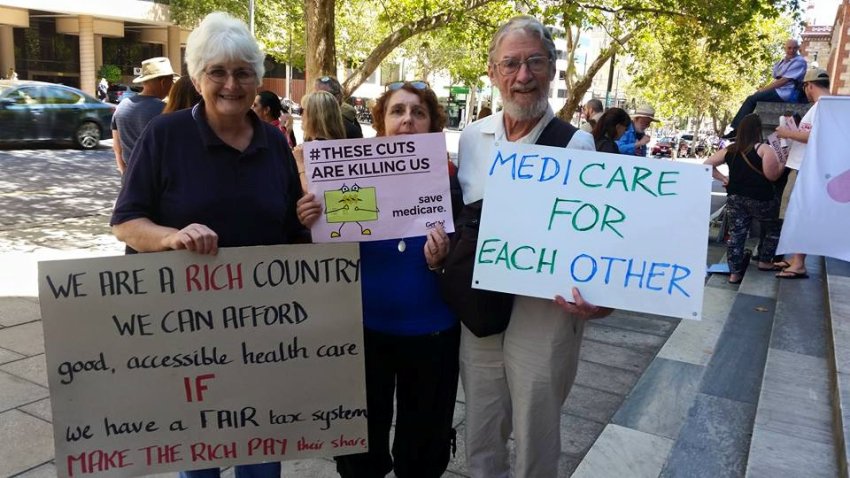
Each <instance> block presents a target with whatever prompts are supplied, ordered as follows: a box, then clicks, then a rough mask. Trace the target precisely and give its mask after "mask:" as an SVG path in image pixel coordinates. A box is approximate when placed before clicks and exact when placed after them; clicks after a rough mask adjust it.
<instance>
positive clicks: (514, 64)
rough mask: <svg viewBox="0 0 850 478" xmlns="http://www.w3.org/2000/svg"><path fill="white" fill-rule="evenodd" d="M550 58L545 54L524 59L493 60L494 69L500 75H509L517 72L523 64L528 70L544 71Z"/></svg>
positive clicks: (538, 72)
mask: <svg viewBox="0 0 850 478" xmlns="http://www.w3.org/2000/svg"><path fill="white" fill-rule="evenodd" d="M550 63H552V60H550V59H549V58H547V57H545V56H530V57H528V58H526V59H525V60H518V59H516V58H506V59H504V60H502V61H498V62H494V63H493V65H495V66H496V70H498V71H499V74H500V75H502V76H511V75H515V74H517V72H518V71H519V69H520V68H521V67H522V65H523V64H525V66H527V67H528V69H529V71H531V72H532V73H534V74H540V73H545V72H546V71H547V70H548V69H549V64H550Z"/></svg>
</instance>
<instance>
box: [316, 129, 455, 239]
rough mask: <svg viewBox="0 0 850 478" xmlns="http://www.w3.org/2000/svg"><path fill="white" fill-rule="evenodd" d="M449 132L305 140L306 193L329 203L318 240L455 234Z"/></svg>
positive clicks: (324, 208)
mask: <svg viewBox="0 0 850 478" xmlns="http://www.w3.org/2000/svg"><path fill="white" fill-rule="evenodd" d="M448 158H449V157H448V154H447V153H446V137H445V134H443V133H428V134H413V135H402V136H384V137H378V138H368V139H349V140H336V141H309V142H307V143H304V163H305V165H306V168H307V169H306V172H307V181H308V187H307V189H308V190H309V191H310V192H311V193H313V194H315V195H316V199H317V200H318V201H319V202H320V203H321V204H322V215H321V216H320V218H319V220H318V221H317V222H316V224H314V225H313V226H312V227H311V230H310V232H311V233H312V236H313V242H365V241H378V240H383V239H397V238H400V237H415V236H424V235H425V234H426V233H427V231H428V229H432V228H434V227H437V225H442V226H443V227H444V228H445V230H446V232H453V231H454V222H453V221H452V198H451V193H450V189H449V169H448V167H449V162H448V161H449V159H448Z"/></svg>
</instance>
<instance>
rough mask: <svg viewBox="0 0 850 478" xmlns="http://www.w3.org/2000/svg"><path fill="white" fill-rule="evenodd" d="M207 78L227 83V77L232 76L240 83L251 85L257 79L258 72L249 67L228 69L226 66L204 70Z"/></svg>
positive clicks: (215, 81)
mask: <svg viewBox="0 0 850 478" xmlns="http://www.w3.org/2000/svg"><path fill="white" fill-rule="evenodd" d="M204 73H206V75H207V78H209V79H210V81H212V82H214V83H220V84H223V83H227V78H228V77H229V76H232V77H233V79H234V80H235V81H236V82H237V83H239V84H240V85H250V84H253V83H255V82H256V81H257V73H255V72H254V70H249V69H247V68H240V69H238V70H233V71H227V70H226V69H224V68H218V67H215V68H209V69H206V70H204Z"/></svg>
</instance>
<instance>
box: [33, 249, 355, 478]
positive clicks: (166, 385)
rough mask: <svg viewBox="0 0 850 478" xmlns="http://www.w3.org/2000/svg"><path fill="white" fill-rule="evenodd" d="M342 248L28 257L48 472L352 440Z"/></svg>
mask: <svg viewBox="0 0 850 478" xmlns="http://www.w3.org/2000/svg"><path fill="white" fill-rule="evenodd" d="M359 263H360V259H359V253H358V248H357V245H356V244H339V245H323V246H318V245H293V246H268V247H245V248H233V249H221V250H219V253H218V255H217V256H214V257H213V256H201V255H198V254H194V253H190V252H186V251H179V252H165V253H157V254H138V255H130V256H122V257H104V258H96V259H82V260H65V261H53V262H41V263H39V298H40V301H41V309H42V317H43V319H44V339H45V345H46V351H47V372H48V378H49V383H50V392H51V401H52V405H53V426H54V438H55V444H56V470H57V473H58V475H59V476H62V477H68V476H74V477H77V476H136V475H144V474H152V473H160V472H164V471H177V470H190V469H197V468H210V467H217V466H228V465H234V464H247V463H258V462H265V461H281V460H288V459H293V458H299V457H316V456H332V455H344V454H350V453H359V452H363V451H365V450H366V449H367V448H366V396H365V387H364V382H365V375H364V361H363V332H362V330H363V329H362V312H361V311H362V308H361V301H360V282H359V279H360V277H359Z"/></svg>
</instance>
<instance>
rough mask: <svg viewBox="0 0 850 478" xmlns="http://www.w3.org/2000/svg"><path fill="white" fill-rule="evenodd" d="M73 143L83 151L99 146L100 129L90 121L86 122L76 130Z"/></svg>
mask: <svg viewBox="0 0 850 478" xmlns="http://www.w3.org/2000/svg"><path fill="white" fill-rule="evenodd" d="M74 141H75V142H76V143H77V146H79V147H81V148H83V149H94V148H96V147H97V145H98V144H100V127H99V126H98V125H97V124H95V123H92V122H91V121H86V122H85V123H83V124H81V125H80V127H79V128H77V132H76V133H75V134H74Z"/></svg>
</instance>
